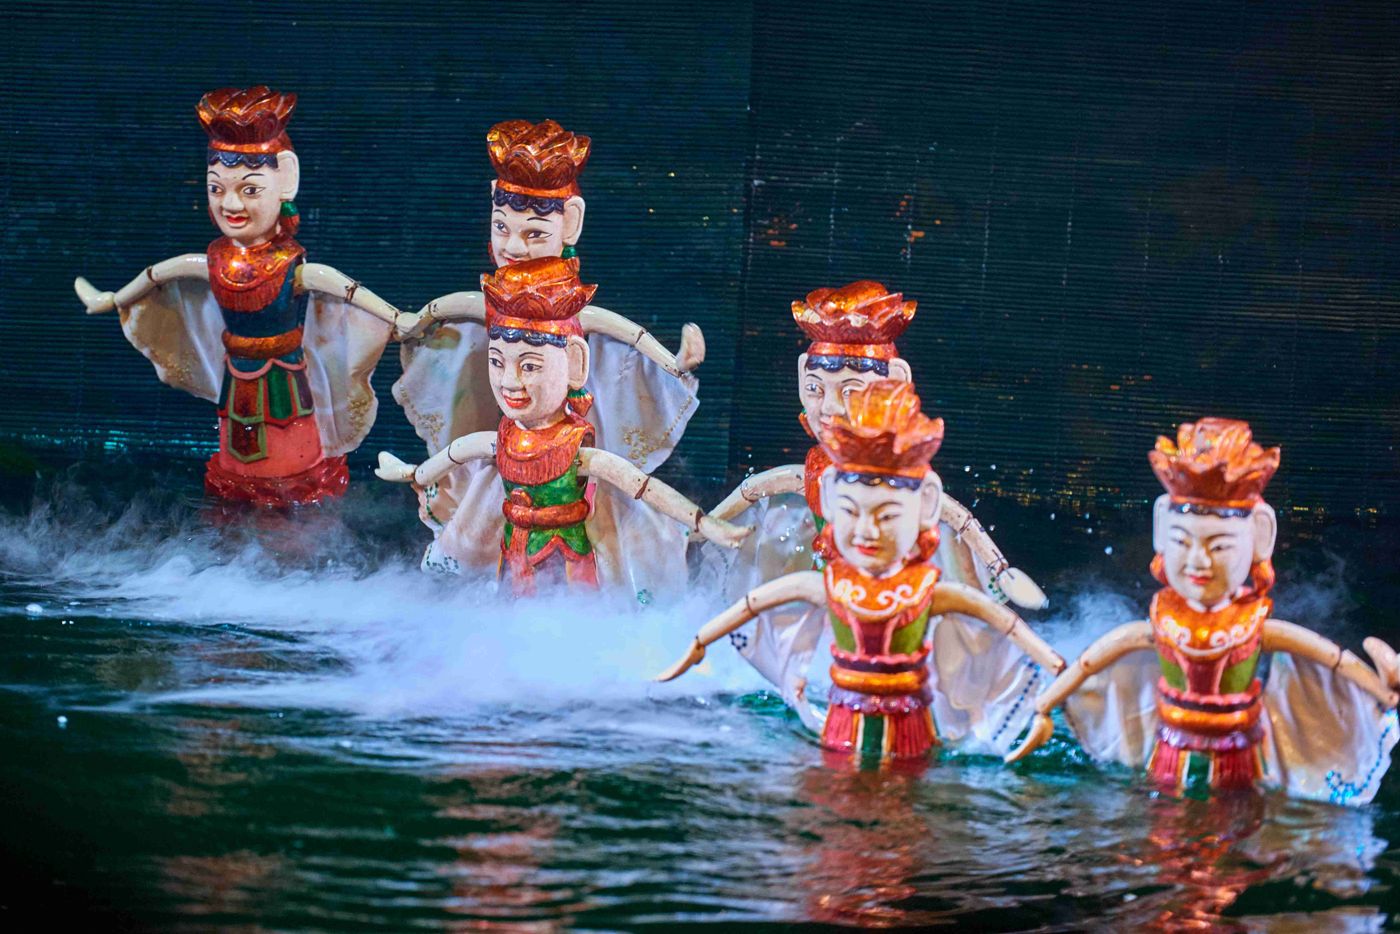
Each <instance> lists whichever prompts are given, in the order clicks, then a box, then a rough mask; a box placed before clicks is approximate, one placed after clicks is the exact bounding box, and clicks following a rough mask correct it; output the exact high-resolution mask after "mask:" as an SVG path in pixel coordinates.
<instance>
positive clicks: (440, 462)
mask: <svg viewBox="0 0 1400 934" xmlns="http://www.w3.org/2000/svg"><path fill="white" fill-rule="evenodd" d="M495 456H496V433H495V432H494V431H474V432H472V433H471V434H469V435H463V436H462V437H460V438H457V439H455V440H454V441H453V442H452V443H451V444H449V445H448V446H447V447H445V448H443V449H442V450H441V451H438V452H437V453H436V454H434V455H433V456H432V457H430V458H428V459H427V460H425V461H424V462H423V463H421V464H419V465H418V467H417V468H416V469H415V470H414V471H413V482H414V483H416V484H417V485H418V486H423V487H426V486H432V485H433V484H434V483H437V482H438V481H439V480H441V479H442V478H443V477H445V476H447V475H448V474H449V473H451V472H452V469H453V468H454V467H458V466H460V465H462V464H465V463H467V461H473V460H483V459H486V458H494V457H495Z"/></svg>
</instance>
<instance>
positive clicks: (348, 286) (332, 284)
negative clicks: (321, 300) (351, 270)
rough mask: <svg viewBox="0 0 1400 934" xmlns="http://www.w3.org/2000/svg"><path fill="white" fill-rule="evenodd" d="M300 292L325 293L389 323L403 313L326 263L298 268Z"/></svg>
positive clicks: (310, 264) (298, 287)
mask: <svg viewBox="0 0 1400 934" xmlns="http://www.w3.org/2000/svg"><path fill="white" fill-rule="evenodd" d="M296 284H297V290H298V291H306V292H325V293H326V294H327V295H334V296H335V297H336V298H340V299H343V300H345V301H347V302H349V303H350V304H352V305H354V306H355V307H356V308H358V309H360V310H361V311H366V312H369V313H370V314H372V315H374V316H375V317H376V318H378V319H379V320H380V321H383V322H384V323H385V324H393V323H394V322H395V320H396V319H397V318H398V317H399V315H400V314H402V312H400V311H399V310H398V309H397V308H395V307H394V306H393V305H390V304H389V303H388V302H386V301H384V299H382V298H380V297H379V296H378V295H375V294H374V293H373V292H371V291H370V290H369V289H366V288H364V287H362V286H361V285H360V283H358V282H356V281H355V280H354V279H351V278H350V277H349V276H347V275H346V274H345V273H343V272H341V271H340V270H338V269H335V268H333V267H331V266H327V265H326V264H325V263H303V264H302V265H300V266H298V267H297V282H296Z"/></svg>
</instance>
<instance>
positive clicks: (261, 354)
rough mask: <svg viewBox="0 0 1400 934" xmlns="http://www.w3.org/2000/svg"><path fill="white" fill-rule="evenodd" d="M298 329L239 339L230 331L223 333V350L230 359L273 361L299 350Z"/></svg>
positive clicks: (299, 330) (299, 335) (299, 338)
mask: <svg viewBox="0 0 1400 934" xmlns="http://www.w3.org/2000/svg"><path fill="white" fill-rule="evenodd" d="M301 331H302V329H301V328H300V327H296V328H293V329H292V330H290V331H286V332H284V333H282V334H274V335H272V336H271V337H239V336H238V335H237V334H234V333H233V332H232V331H225V332H224V350H226V351H228V355H229V356H230V357H247V358H248V359H250V360H274V359H276V358H277V357H285V356H286V355H287V354H289V353H292V352H294V351H296V350H300V349H301Z"/></svg>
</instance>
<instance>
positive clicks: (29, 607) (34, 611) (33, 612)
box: [24, 603, 44, 616]
mask: <svg viewBox="0 0 1400 934" xmlns="http://www.w3.org/2000/svg"><path fill="white" fill-rule="evenodd" d="M24 612H26V613H28V614H29V615H30V616H38V615H40V614H41V613H43V612H44V608H43V607H42V606H40V605H39V604H37V603H29V604H26V605H25V607H24Z"/></svg>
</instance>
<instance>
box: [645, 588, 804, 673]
mask: <svg viewBox="0 0 1400 934" xmlns="http://www.w3.org/2000/svg"><path fill="white" fill-rule="evenodd" d="M794 600H802V601H805V602H807V603H810V604H812V605H813V606H821V605H822V604H824V603H825V602H826V585H825V584H824V583H823V582H822V576H821V574H820V573H819V572H817V571H797V572H795V573H793V574H785V575H783V576H782V577H780V578H778V579H777V580H771V581H769V582H768V583H766V584H762V585H760V586H758V587H755V588H754V589H753V590H750V591H749V592H748V593H747V594H745V595H744V599H742V600H740V601H738V602H737V603H735V604H734V605H733V606H731V607H729V608H728V609H727V610H725V611H724V612H723V613H721V614H719V615H718V616H716V617H715V618H714V619H712V620H710V621H709V622H708V623H706V624H705V625H704V626H701V627H700V631H699V632H698V633H696V634H695V641H694V642H693V643H692V644H691V646H690V651H689V652H687V653H686V655H685V656H684V657H683V658H681V659H680V661H678V662H676V663H675V664H674V665H672V666H671V667H670V668H667V669H666V670H665V671H663V672H661V674H659V675H657V676H656V680H657V681H671V680H674V679H676V678H679V677H680V676H681V675H683V674H685V673H686V671H688V670H689V669H690V668H691V667H692V666H694V665H696V664H698V663H699V662H700V660H701V659H703V658H704V657H705V648H706V647H707V646H709V645H711V644H713V643H714V642H716V641H717V640H719V639H723V638H724V637H725V636H727V635H729V634H730V633H731V632H733V631H734V630H736V629H738V628H739V627H740V626H742V625H744V624H745V623H747V622H748V621H749V620H751V619H753V618H754V617H755V616H757V615H758V614H759V613H762V612H763V611H764V610H767V609H771V608H773V607H775V606H782V605H783V604H784V603H791V602H793V601H794Z"/></svg>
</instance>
